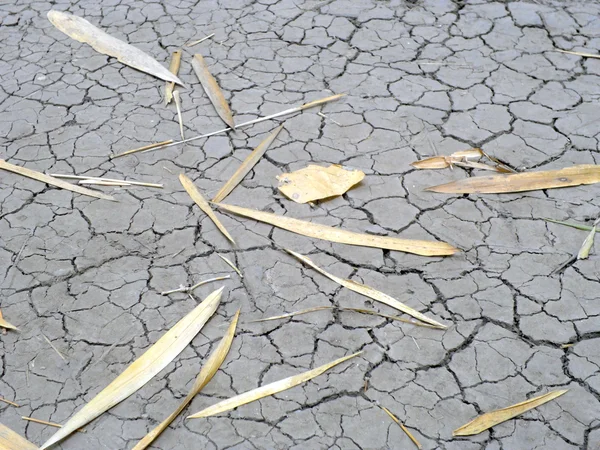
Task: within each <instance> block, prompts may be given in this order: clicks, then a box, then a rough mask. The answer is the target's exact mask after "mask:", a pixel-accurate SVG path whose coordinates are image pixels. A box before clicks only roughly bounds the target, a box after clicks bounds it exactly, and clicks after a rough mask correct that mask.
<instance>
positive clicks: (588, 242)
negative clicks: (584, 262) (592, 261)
mask: <svg viewBox="0 0 600 450" xmlns="http://www.w3.org/2000/svg"><path fill="white" fill-rule="evenodd" d="M594 237H596V225H594V226H593V227H592V229H591V230H590V232H589V234H588V235H587V236H586V238H585V240H584V241H583V244H581V248H580V249H579V252H577V259H587V258H588V256H589V255H590V250H592V247H593V246H594Z"/></svg>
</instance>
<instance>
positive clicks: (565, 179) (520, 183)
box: [425, 164, 600, 194]
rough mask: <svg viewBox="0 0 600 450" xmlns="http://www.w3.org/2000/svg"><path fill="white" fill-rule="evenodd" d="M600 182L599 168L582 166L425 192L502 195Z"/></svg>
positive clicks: (468, 180) (463, 182) (462, 182)
mask: <svg viewBox="0 0 600 450" xmlns="http://www.w3.org/2000/svg"><path fill="white" fill-rule="evenodd" d="M598 182H600V166H599V165H594V164H582V165H578V166H573V167H567V168H565V169H560V170H546V171H540V172H526V173H515V174H511V175H491V176H485V177H471V178H466V179H464V180H459V181H453V182H452V183H446V184H440V185H439V186H432V187H429V188H426V189H425V190H426V191H431V192H438V193H442V194H504V193H510V192H525V191H535V190H538V189H552V188H562V187H568V186H579V185H582V184H594V183H598Z"/></svg>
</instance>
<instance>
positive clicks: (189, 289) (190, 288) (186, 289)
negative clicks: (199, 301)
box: [160, 275, 231, 295]
mask: <svg viewBox="0 0 600 450" xmlns="http://www.w3.org/2000/svg"><path fill="white" fill-rule="evenodd" d="M228 278H231V277H230V276H229V275H225V276H223V277H214V278H209V279H208V280H202V281H199V282H198V283H196V284H194V285H192V286H183V287H180V288H177V289H171V290H170V291H164V292H161V293H160V295H169V294H173V293H175V292H187V293H189V294H191V293H192V292H194V290H196V289H197V288H199V287H200V286H203V285H205V284H207V283H212V282H213V281H221V280H226V279H228Z"/></svg>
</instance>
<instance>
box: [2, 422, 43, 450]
mask: <svg viewBox="0 0 600 450" xmlns="http://www.w3.org/2000/svg"><path fill="white" fill-rule="evenodd" d="M0 449H2V450H38V447H37V445H34V444H32V443H31V442H29V441H28V440H27V439H25V438H24V437H23V436H21V435H20V434H17V433H15V432H14V431H13V430H11V429H10V428H8V427H7V426H5V425H2V424H1V423H0Z"/></svg>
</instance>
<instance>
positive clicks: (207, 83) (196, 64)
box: [192, 53, 235, 129]
mask: <svg viewBox="0 0 600 450" xmlns="http://www.w3.org/2000/svg"><path fill="white" fill-rule="evenodd" d="M192 67H193V68H194V71H195V72H196V75H197V76H198V80H200V84H202V87H203V88H204V92H206V95H208V98H209V99H210V101H211V103H212V104H213V106H214V107H215V109H216V110H217V113H218V114H219V116H220V117H221V119H223V122H225V123H226V124H227V125H229V127H230V128H232V129H235V123H234V122H233V116H232V115H231V110H230V109H229V104H228V103H227V100H225V96H224V95H223V92H222V91H221V88H220V87H219V84H218V83H217V80H215V77H213V76H212V74H211V73H210V71H209V70H208V66H207V65H206V62H205V61H204V58H203V57H202V55H200V54H198V53H197V54H195V55H194V59H192Z"/></svg>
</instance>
